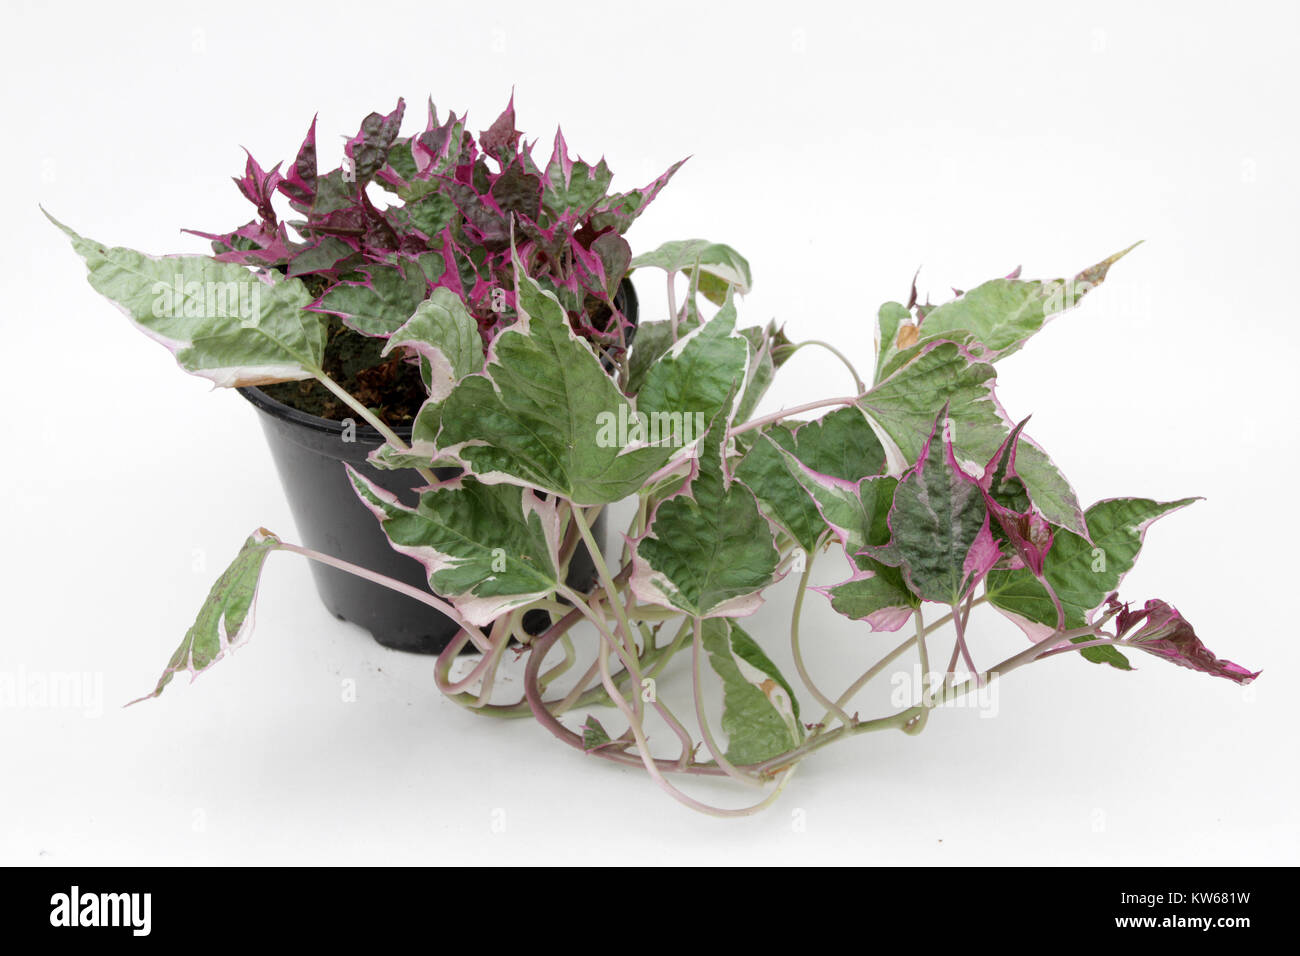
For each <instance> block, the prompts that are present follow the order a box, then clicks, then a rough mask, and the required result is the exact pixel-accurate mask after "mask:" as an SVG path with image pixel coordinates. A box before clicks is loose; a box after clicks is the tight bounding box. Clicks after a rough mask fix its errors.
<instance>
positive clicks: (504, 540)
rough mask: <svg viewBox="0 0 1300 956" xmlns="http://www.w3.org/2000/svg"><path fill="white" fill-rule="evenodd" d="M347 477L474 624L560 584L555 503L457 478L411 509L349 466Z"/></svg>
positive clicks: (399, 546) (397, 543) (395, 541)
mask: <svg viewBox="0 0 1300 956" xmlns="http://www.w3.org/2000/svg"><path fill="white" fill-rule="evenodd" d="M348 476H349V477H350V478H351V480H352V485H353V487H354V488H355V489H356V492H357V495H358V496H359V497H360V498H361V500H362V502H363V503H365V505H366V507H368V508H369V509H370V510H371V511H373V512H374V514H375V516H376V517H377V518H379V521H380V523H381V524H382V526H383V529H384V533H385V534H386V535H388V540H389V542H390V543H391V544H392V546H393V549H394V550H395V551H400V552H401V553H402V554H407V555H410V556H411V557H413V558H415V559H416V560H417V561H419V562H420V563H421V564H423V565H424V567H425V570H426V571H427V572H428V575H429V586H430V587H431V588H432V589H433V590H434V591H435V592H436V593H438V594H440V595H443V596H444V597H446V598H448V599H449V600H450V601H451V602H452V603H453V604H455V605H456V609H457V610H459V611H460V612H461V614H463V615H464V616H465V620H467V621H468V622H469V623H471V624H476V625H484V624H489V623H491V622H492V621H494V620H495V619H496V618H497V617H499V616H500V615H502V614H504V613H506V612H507V611H510V610H513V609H514V608H517V607H521V606H523V605H525V604H529V603H531V602H533V601H535V600H537V599H538V598H540V597H545V596H546V595H548V594H551V593H552V592H554V591H555V589H556V588H557V587H559V584H560V580H559V578H560V575H559V572H558V571H557V568H558V567H559V557H558V554H559V545H560V536H561V535H560V532H561V527H560V526H561V522H560V517H559V514H558V512H557V510H556V506H555V502H554V501H546V500H543V499H541V498H539V497H538V496H537V495H535V494H533V493H532V492H531V491H529V490H528V489H526V488H518V487H516V486H514V485H485V484H483V483H482V482H479V481H475V480H474V479H473V478H458V479H453V480H452V481H449V482H447V483H446V484H443V485H440V486H438V487H436V488H432V489H429V490H427V491H425V492H424V493H423V494H421V495H420V503H419V505H418V506H417V507H416V508H414V509H412V508H408V507H406V506H405V505H403V504H402V503H401V502H400V501H398V500H397V498H396V497H395V496H394V495H392V494H391V493H389V492H387V491H385V490H384V489H382V488H379V487H377V486H375V485H373V484H371V483H370V482H369V481H367V480H366V479H365V478H364V477H362V476H361V475H360V474H359V473H358V472H356V471H355V470H353V469H352V468H351V467H350V466H349V467H348Z"/></svg>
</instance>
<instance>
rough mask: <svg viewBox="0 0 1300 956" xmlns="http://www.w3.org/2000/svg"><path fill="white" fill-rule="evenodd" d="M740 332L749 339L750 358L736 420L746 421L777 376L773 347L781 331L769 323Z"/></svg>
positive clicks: (752, 326) (737, 407)
mask: <svg viewBox="0 0 1300 956" xmlns="http://www.w3.org/2000/svg"><path fill="white" fill-rule="evenodd" d="M740 334H741V335H743V336H744V337H745V338H746V339H747V340H748V341H749V360H748V371H747V372H746V379H745V390H744V391H743V392H742V393H741V395H740V402H739V404H737V406H736V415H735V418H734V420H735V421H736V422H745V421H748V420H749V416H750V415H752V414H754V409H755V408H757V407H758V403H759V402H760V401H761V400H762V398H763V396H764V395H765V394H767V389H768V386H770V385H771V384H772V379H773V378H775V377H776V360H775V357H774V356H773V354H772V349H773V348H774V347H775V345H776V343H777V341H778V339H777V336H778V335H780V332H779V331H778V330H777V329H776V328H775V326H774V325H768V326H767V328H761V327H759V326H757V325H751V326H749V327H748V328H743V329H741V330H740Z"/></svg>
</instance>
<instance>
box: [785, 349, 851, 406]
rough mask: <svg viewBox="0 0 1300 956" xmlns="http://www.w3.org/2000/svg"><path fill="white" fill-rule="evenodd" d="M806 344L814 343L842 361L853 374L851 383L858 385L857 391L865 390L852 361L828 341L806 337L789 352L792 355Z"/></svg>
mask: <svg viewBox="0 0 1300 956" xmlns="http://www.w3.org/2000/svg"><path fill="white" fill-rule="evenodd" d="M807 345H815V346H817V347H818V348H823V349H825V350H826V351H828V352H830V353H831V354H832V355H834V356H835V357H836V358H837V359H839V360H840V361H841V362H843V363H844V367H845V368H847V369H848V370H849V374H850V375H852V376H853V384H854V385H856V386H857V387H858V393H859V394H863V393H865V392H866V390H867V386H866V385H864V384H863V383H862V376H861V375H859V374H858V370H857V369H856V368H855V367H854V365H853V363H852V362H850V361H849V359H848V356H846V355H845V354H844V353H843V352H841V351H840V350H839V349H837V348H836V347H835V346H833V345H831V344H830V343H829V342H823V341H822V340H821V339H808V340H806V341H803V342H800V343H799V344H798V345H796V346H795V347H794V348H793V349H792V350H791V351H790V354H791V355H794V353H795V352H797V351H799V350H800V349H801V348H803V347H805V346H807Z"/></svg>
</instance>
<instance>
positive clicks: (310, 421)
mask: <svg viewBox="0 0 1300 956" xmlns="http://www.w3.org/2000/svg"><path fill="white" fill-rule="evenodd" d="M235 391H237V392H238V393H239V394H240V395H242V396H244V398H246V399H247V400H248V402H249V404H251V405H252V406H253V407H255V408H256V409H257V410H258V411H260V412H264V413H266V414H267V415H272V416H274V417H275V418H279V419H283V420H284V421H287V422H290V423H292V424H294V425H299V426H301V427H303V428H309V429H311V430H312V431H316V432H321V433H322V434H326V435H342V434H343V429H344V428H346V427H347V426H345V425H344V424H343V422H338V421H334V420H333V419H331V418H321V417H320V416H319V415H313V414H311V412H304V411H303V410H302V409H300V408H294V407H293V406H292V405H286V404H285V403H284V402H281V401H278V400H277V399H274V398H272V397H271V396H270V395H268V394H266V392H264V391H262V390H261V389H260V388H258V387H257V386H256V385H242V386H240V387H239V388H236V389H235ZM353 421H354V423H355V426H356V430H357V433H358V434H362V433H364V434H366V435H367V436H373V437H374V438H376V439H379V440H380V441H383V436H382V435H381V434H379V432H377V431H376V430H375V429H374V428H373V427H371V425H370V423H369V422H367V421H365V420H364V419H363V420H361V421H357V420H356V419H353ZM389 428H391V429H392V430H393V432H394V433H395V434H396V435H397V437H398V438H401V439H403V440H406V439H409V438H410V437H411V425H410V424H409V423H408V424H404V425H390V426H389Z"/></svg>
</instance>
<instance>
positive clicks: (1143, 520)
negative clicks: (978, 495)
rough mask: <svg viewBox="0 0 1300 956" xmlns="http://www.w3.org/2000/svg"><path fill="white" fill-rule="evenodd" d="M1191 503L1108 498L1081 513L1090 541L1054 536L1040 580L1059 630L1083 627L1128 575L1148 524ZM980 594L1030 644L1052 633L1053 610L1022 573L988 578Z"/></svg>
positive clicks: (1066, 534)
mask: <svg viewBox="0 0 1300 956" xmlns="http://www.w3.org/2000/svg"><path fill="white" fill-rule="evenodd" d="M1195 500H1196V499H1195V498H1183V499H1182V500H1180V501H1171V502H1158V501H1151V500H1150V499H1147V498H1110V499H1107V500H1105V501H1099V502H1097V503H1096V504H1095V505H1093V506H1092V507H1091V508H1089V509H1088V511H1087V515H1086V518H1087V522H1088V537H1089V538H1090V539H1091V541H1088V540H1085V539H1084V538H1082V537H1080V536H1079V535H1077V534H1074V533H1073V532H1070V531H1065V530H1058V531H1057V532H1056V535H1055V538H1054V540H1053V542H1052V548H1051V550H1050V551H1048V552H1047V557H1046V558H1045V559H1044V561H1043V575H1044V577H1045V578H1046V579H1047V581H1048V583H1049V584H1050V585H1051V586H1052V589H1053V590H1054V591H1055V592H1056V596H1057V597H1058V598H1059V599H1060V601H1061V607H1062V609H1063V610H1064V612H1065V627H1066V628H1075V627H1083V626H1084V625H1085V624H1087V623H1088V621H1089V619H1090V618H1091V617H1092V614H1093V612H1094V611H1096V609H1097V608H1099V607H1100V606H1101V605H1102V603H1103V602H1104V601H1105V600H1106V596H1107V595H1108V594H1110V593H1111V592H1112V591H1114V590H1115V589H1116V588H1117V587H1118V586H1119V583H1120V581H1122V580H1123V579H1124V575H1125V574H1127V573H1128V572H1129V571H1130V570H1132V568H1133V564H1134V562H1136V560H1137V556H1138V552H1139V551H1141V549H1142V539H1143V537H1144V536H1145V535H1146V530H1147V528H1149V527H1150V526H1151V524H1152V522H1154V521H1155V520H1156V519H1157V518H1160V517H1162V516H1163V515H1167V514H1169V513H1170V512H1172V511H1177V510H1178V509H1179V508H1184V507H1186V506H1187V505H1189V504H1191V503H1192V502H1193V501H1195ZM985 593H986V594H987V595H988V598H989V602H990V603H991V604H992V605H993V606H994V607H996V608H997V609H998V610H1000V611H1002V612H1003V613H1004V614H1005V615H1006V616H1007V617H1009V618H1011V619H1012V620H1013V621H1015V622H1016V623H1017V624H1019V625H1020V626H1021V628H1022V629H1023V630H1024V631H1025V633H1026V634H1027V635H1028V636H1029V638H1030V640H1041V639H1042V638H1044V637H1046V636H1047V635H1048V634H1050V633H1051V632H1052V631H1053V630H1055V629H1056V622H1057V612H1056V605H1055V604H1053V603H1052V599H1051V597H1050V596H1049V595H1048V593H1047V591H1046V589H1045V588H1044V587H1043V586H1042V584H1040V583H1039V582H1038V581H1037V580H1036V579H1035V577H1034V575H1033V573H1032V571H1030V570H1029V569H1028V568H1020V569H1017V570H1014V571H1001V570H999V571H993V572H991V573H990V574H989V576H988V579H987V581H986V582H985ZM1091 656H1092V657H1096V656H1097V655H1091ZM1107 662H1108V663H1109V662H1112V661H1111V660H1108V661H1107Z"/></svg>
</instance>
